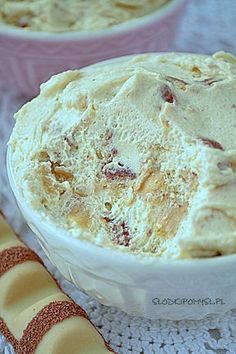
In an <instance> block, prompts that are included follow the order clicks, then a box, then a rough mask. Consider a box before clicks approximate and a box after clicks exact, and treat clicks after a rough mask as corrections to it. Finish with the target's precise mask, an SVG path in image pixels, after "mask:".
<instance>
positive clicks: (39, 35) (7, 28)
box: [0, 0, 187, 41]
mask: <svg viewBox="0 0 236 354" xmlns="http://www.w3.org/2000/svg"><path fill="white" fill-rule="evenodd" d="M185 3H187V0H168V2H167V3H165V4H164V5H162V6H161V8H159V9H157V10H155V11H154V12H152V13H151V14H147V15H145V16H142V17H139V18H134V19H131V20H128V21H126V22H123V23H121V24H118V25H116V26H113V27H110V28H105V29H102V30H98V31H68V32H62V33H61V32H60V33H54V32H40V31H31V30H30V31H26V30H25V29H22V28H18V27H15V26H12V25H8V24H3V23H0V36H1V35H6V36H8V37H16V38H21V39H33V40H36V41H40V40H43V41H51V40H53V41H61V40H65V41H71V40H90V39H97V38H99V37H104V38H107V37H110V36H113V35H118V34H122V33H125V32H127V31H130V30H136V29H139V28H142V27H145V26H146V25H147V24H149V23H151V22H154V21H158V20H163V19H165V18H166V17H168V16H171V15H172V14H173V13H174V12H175V11H176V10H177V9H178V8H179V7H181V6H182V5H184V4H185Z"/></svg>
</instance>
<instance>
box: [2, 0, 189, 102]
mask: <svg viewBox="0 0 236 354" xmlns="http://www.w3.org/2000/svg"><path fill="white" fill-rule="evenodd" d="M186 4H187V0H171V1H170V2H168V3H167V4H165V5H164V6H163V7H162V8H160V9H158V10H156V11H154V12H153V13H152V14H150V15H147V16H143V17H140V18H137V19H133V20H130V21H127V22H125V23H121V24H120V25H117V26H115V27H112V28H108V29H105V30H101V31H96V32H78V31H75V32H66V33H46V32H45V33H44V32H34V31H26V30H24V29H22V28H15V27H13V26H8V25H2V24H1V23H0V80H1V81H3V83H4V84H5V85H6V86H9V87H11V88H14V89H15V90H17V91H18V92H20V93H22V94H25V95H27V96H28V97H33V96H34V95H36V94H38V89H39V85H40V84H41V83H42V82H44V81H46V80H48V79H49V77H51V76H52V75H53V74H56V73H58V72H61V71H65V70H68V69H73V68H81V67H83V66H87V65H89V64H92V63H96V62H99V61H101V60H105V59H109V58H113V57H119V56H122V55H128V54H134V53H144V52H154V51H166V50H170V46H171V44H172V42H173V40H174V38H175V35H176V32H177V28H178V25H179V23H180V19H181V18H182V15H183V13H184V9H185V5H186Z"/></svg>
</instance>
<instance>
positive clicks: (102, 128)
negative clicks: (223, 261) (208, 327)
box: [9, 52, 236, 258]
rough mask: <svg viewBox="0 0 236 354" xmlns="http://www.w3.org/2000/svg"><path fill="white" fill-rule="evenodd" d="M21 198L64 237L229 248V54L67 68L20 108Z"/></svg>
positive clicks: (235, 224) (171, 253)
mask: <svg viewBox="0 0 236 354" xmlns="http://www.w3.org/2000/svg"><path fill="white" fill-rule="evenodd" d="M9 144H10V150H11V153H10V163H11V165H12V169H13V175H14V177H15V180H16V183H17V187H18V189H19V191H20V193H21V194H22V196H23V198H24V199H25V201H26V202H27V203H28V204H29V205H30V206H31V208H33V209H34V210H36V211H37V212H39V213H41V215H43V216H44V218H48V219H49V220H51V221H53V222H54V223H56V224H57V225H59V226H60V227H62V228H64V229H66V230H67V231H69V232H70V234H71V237H75V238H80V239H84V240H87V241H89V242H92V243H95V244H97V245H99V246H101V247H111V248H114V247H115V248H118V249H120V250H123V251H128V252H133V253H138V254H142V255H144V254H148V255H155V256H161V257H166V258H185V257H209V256H216V255H221V254H230V253H234V252H236V58H235V57H234V56H232V55H230V54H226V53H223V52H219V53H216V54H214V55H213V56H212V57H211V56H203V55H194V54H175V53H172V54H171V53H170V54H162V55H155V54H144V55H138V56H135V57H132V58H129V57H128V58H124V59H121V60H120V61H119V60H118V61H117V60H115V61H114V60H113V61H111V62H108V63H105V64H98V65H95V66H91V67H89V68H87V69H83V70H81V71H68V72H65V73H62V74H59V75H56V76H54V77H52V78H51V79H50V80H49V81H48V82H47V83H46V84H43V85H42V86H41V92H40V95H39V96H38V97H36V98H35V99H33V100H32V101H31V102H29V103H27V104H26V105H25V106H23V108H21V110H20V111H19V112H18V113H17V114H16V125H15V127H14V130H13V133H12V136H11V138H10V142H9Z"/></svg>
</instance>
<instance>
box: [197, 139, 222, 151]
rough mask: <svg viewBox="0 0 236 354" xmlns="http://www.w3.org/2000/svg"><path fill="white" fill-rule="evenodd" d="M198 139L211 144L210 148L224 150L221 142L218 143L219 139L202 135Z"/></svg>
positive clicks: (208, 144)
mask: <svg viewBox="0 0 236 354" xmlns="http://www.w3.org/2000/svg"><path fill="white" fill-rule="evenodd" d="M198 139H199V140H201V141H202V142H203V144H205V145H207V146H209V147H210V148H213V149H219V150H224V148H223V146H222V145H221V144H220V143H218V141H215V140H212V139H208V138H203V137H201V136H200V137H199V138H198Z"/></svg>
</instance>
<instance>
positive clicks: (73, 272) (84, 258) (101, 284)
mask: <svg viewBox="0 0 236 354" xmlns="http://www.w3.org/2000/svg"><path fill="white" fill-rule="evenodd" d="M11 154H12V152H11V148H8V157H7V168H8V176H9V181H10V185H11V188H12V190H13V192H14V194H15V197H16V200H17V203H18V206H19V208H20V210H21V211H22V214H23V215H24V217H25V219H26V221H27V223H28V225H29V226H30V227H31V229H32V230H33V231H34V232H35V234H36V235H37V237H38V241H39V243H40V244H41V246H42V247H43V249H44V251H45V253H46V254H47V256H48V257H49V258H50V260H51V261H52V263H53V264H54V265H55V266H56V267H57V268H58V269H59V271H60V272H61V273H62V274H63V275H64V277H65V278H66V279H68V280H70V281H71V282H72V283H74V284H75V285H76V286H77V287H78V288H79V289H81V290H83V291H85V292H86V293H87V294H89V295H91V296H92V297H94V298H96V299H97V300H98V301H100V302H101V303H103V304H105V305H109V306H116V307H118V308H120V309H121V310H123V311H125V312H127V313H128V314H130V315H136V316H143V317H147V318H151V319H157V318H162V319H172V320H176V319H177V320H180V319H201V318H203V317H205V316H207V315H210V314H221V313H224V312H226V311H227V310H229V309H231V308H233V307H236V276H235V271H236V255H229V256H222V257H215V258H209V259H193V260H164V259H161V258H158V257H147V256H146V257H140V256H137V255H133V254H129V253H123V252H121V251H119V250H114V249H106V248H101V247H98V246H96V245H93V244H91V243H88V242H85V241H83V240H79V239H74V238H73V237H72V236H71V235H70V234H69V233H68V232H66V231H65V230H62V229H60V228H58V227H57V226H56V225H55V224H52V223H50V222H48V221H47V220H46V218H45V217H44V216H43V215H41V214H39V213H36V212H35V211H33V210H32V209H31V208H30V207H29V206H28V205H27V203H26V201H25V200H24V199H23V198H22V196H21V195H20V193H19V191H18V188H17V185H16V182H15V180H14V175H13V173H12V166H11Z"/></svg>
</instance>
